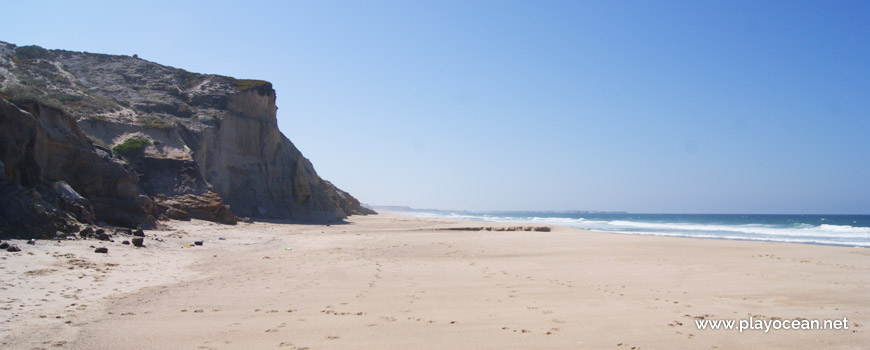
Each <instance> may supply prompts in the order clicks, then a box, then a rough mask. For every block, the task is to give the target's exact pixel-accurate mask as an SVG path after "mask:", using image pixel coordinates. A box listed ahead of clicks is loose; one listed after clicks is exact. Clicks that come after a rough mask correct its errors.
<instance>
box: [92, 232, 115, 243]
mask: <svg viewBox="0 0 870 350" xmlns="http://www.w3.org/2000/svg"><path fill="white" fill-rule="evenodd" d="M100 231H103V232H100ZM94 237H95V238H96V239H99V240H101V241H108V240H110V239H112V238H111V237H110V236H109V234H108V233H106V232H105V231H104V230H97V233H95V234H94Z"/></svg>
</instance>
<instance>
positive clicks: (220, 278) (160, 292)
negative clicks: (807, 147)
mask: <svg viewBox="0 0 870 350" xmlns="http://www.w3.org/2000/svg"><path fill="white" fill-rule="evenodd" d="M519 225H525V226H530V225H533V226H540V225H539V224H492V223H482V222H469V221H456V220H447V219H421V218H413V217H406V216H400V215H397V214H381V215H376V216H352V217H350V218H349V219H348V220H347V223H346V224H336V225H331V226H323V225H295V224H275V223H260V222H258V223H253V224H246V223H240V224H238V225H236V226H227V225H219V224H213V223H209V222H204V221H198V220H193V221H189V222H184V221H172V222H169V226H170V227H171V229H170V230H164V231H146V233H147V235H148V237H147V239H146V246H147V247H146V248H135V247H132V246H127V245H121V244H120V243H119V242H120V239H123V238H120V237H116V238H115V241H116V242H115V243H109V242H106V244H102V243H103V242H99V241H95V240H80V241H62V242H57V241H38V242H37V244H36V245H25V244H24V242H21V241H18V242H14V243H17V244H19V246H21V247H22V251H21V252H18V253H7V252H2V253H0V259H2V260H0V269H2V274H0V275H2V277H0V290H2V294H0V336H2V342H0V345H2V347H3V348H6V349H272V348H281V349H408V348H414V349H496V348H497V349H530V348H541V349H635V350H636V349H760V348H791V349H822V348H824V349H859V348H866V346H867V344H870V333H868V328H867V325H868V323H870V321H868V317H870V293H868V291H870V290H868V285H870V251H868V250H867V249H859V248H846V247H832V246H818V245H800V244H784V243H766V242H744V241H725V240H705V239H687V238H667V237H651V236H635V235H619V234H607V233H596V232H589V231H582V230H577V229H572V228H565V227H559V226H549V227H550V228H551V231H549V232H536V231H495V230H493V231H487V230H481V231H465V230H448V228H465V227H469V228H475V227H486V226H491V227H507V226H519ZM196 240H202V241H204V244H203V245H202V246H196V247H193V248H184V247H183V245H191V244H193V242H194V241H196ZM91 246H95V247H98V246H106V247H108V248H109V253H108V254H97V253H94V252H93V250H94V249H93V248H91ZM750 317H752V318H753V319H756V320H758V319H760V320H768V321H770V320H777V319H780V320H803V319H808V320H815V319H818V320H826V319H843V318H844V317H845V318H847V319H848V326H849V329H840V330H782V329H781V330H770V331H769V332H767V333H765V332H764V331H763V330H745V331H743V332H742V333H740V332H738V331H737V330H736V329H734V330H723V329H719V330H709V329H706V330H699V329H698V327H697V326H696V320H701V319H711V320H713V319H733V320H741V319H749V318H750Z"/></svg>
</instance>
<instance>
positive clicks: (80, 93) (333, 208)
mask: <svg viewBox="0 0 870 350" xmlns="http://www.w3.org/2000/svg"><path fill="white" fill-rule="evenodd" d="M0 91H2V92H3V93H4V94H7V95H10V96H12V95H14V96H18V97H20V96H35V98H37V99H39V100H40V101H42V102H43V105H53V106H58V109H63V110H65V111H66V112H68V113H69V114H70V115H72V116H73V117H74V118H76V120H77V123H78V125H79V126H80V127H81V129H82V130H83V131H84V134H86V135H87V136H88V137H90V138H91V139H93V140H95V141H96V142H97V143H100V144H103V145H105V146H106V147H105V148H103V150H106V151H108V149H109V148H113V149H116V148H118V147H123V146H125V145H129V144H130V143H128V142H129V141H130V140H135V141H137V143H135V144H137V145H142V147H141V149H138V150H137V152H133V153H130V154H124V158H125V161H126V162H127V163H128V164H130V165H131V166H132V169H133V170H135V172H136V173H137V175H138V179H139V182H138V183H139V188H140V189H141V190H142V191H143V192H144V193H145V194H147V195H148V196H151V197H154V196H158V195H159V196H162V197H164V198H166V201H173V200H175V198H178V200H176V201H175V203H176V204H179V205H180V204H185V203H186V204H192V203H193V202H196V201H194V200H193V199H195V198H199V199H202V200H203V201H204V202H206V203H209V206H207V207H209V208H212V209H214V208H217V207H215V206H214V205H216V203H217V202H216V201H214V199H215V196H217V198H219V199H221V200H222V202H221V205H224V204H226V205H229V206H230V207H231V208H232V212H235V213H236V214H238V215H241V216H248V217H258V218H271V219H293V220H300V221H303V220H304V221H311V220H337V219H342V218H344V217H346V216H348V215H355V214H372V213H374V212H373V211H371V210H370V209H367V208H364V207H363V206H361V205H360V203H359V201H357V200H356V199H355V198H353V197H352V196H351V195H350V194H348V193H347V192H344V191H342V190H340V189H338V188H337V187H336V186H334V185H333V184H331V183H330V182H328V181H325V180H323V179H321V178H320V177H319V176H318V175H317V173H316V171H315V170H314V167H313V166H312V164H311V162H310V161H309V160H308V159H306V158H305V157H304V156H303V155H302V154H301V152H299V150H298V149H297V148H296V147H295V146H294V145H293V143H292V142H290V140H288V139H287V138H286V137H285V136H284V135H283V134H282V133H281V132H280V131H279V130H278V123H277V106H276V95H275V91H274V90H273V89H272V85H271V84H270V83H268V82H265V81H259V80H239V79H234V78H230V77H224V76H219V75H206V74H195V73H190V72H186V71H183V70H180V69H175V68H172V67H167V66H162V65H159V64H155V63H152V62H148V61H145V60H141V59H138V58H134V57H128V56H111V55H98V54H88V53H80V52H70V51H61V50H40V49H36V48H34V47H16V46H14V45H10V44H5V43H2V42H0ZM139 140H144V142H140V141H139ZM70 185H71V186H72V188H75V189H76V190H79V191H80V193H81V190H80V189H79V188H78V187H76V185H75V184H73V183H70ZM92 192H99V191H89V192H88V193H92ZM85 197H87V196H85ZM167 203H168V202H167ZM140 204H141V203H140ZM94 206H95V208H97V207H99V205H98V204H97V203H96V202H94ZM170 208H173V210H172V211H170V210H169V209H170ZM191 208H192V207H191ZM95 210H97V211H99V210H98V209H95ZM158 210H159V208H158ZM176 210H180V211H187V210H185V209H182V208H179V207H177V205H169V206H167V208H166V211H167V212H171V213H174V214H178V212H177V211H176ZM188 213H190V212H189V211H188ZM209 213H212V212H211V211H209ZM213 214H215V213H213ZM210 215H211V214H210ZM217 215H218V216H219V217H222V218H224V219H227V218H228V216H226V215H224V214H217ZM206 216H209V215H206ZM209 217H213V216H209ZM225 221H231V220H225Z"/></svg>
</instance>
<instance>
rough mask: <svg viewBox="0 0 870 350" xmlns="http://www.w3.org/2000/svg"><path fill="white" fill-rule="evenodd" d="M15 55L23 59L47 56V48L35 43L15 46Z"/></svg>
mask: <svg viewBox="0 0 870 350" xmlns="http://www.w3.org/2000/svg"><path fill="white" fill-rule="evenodd" d="M15 57H17V58H20V59H23V60H26V59H34V58H48V50H46V49H43V48H42V47H39V46H36V45H28V46H19V47H16V48H15Z"/></svg>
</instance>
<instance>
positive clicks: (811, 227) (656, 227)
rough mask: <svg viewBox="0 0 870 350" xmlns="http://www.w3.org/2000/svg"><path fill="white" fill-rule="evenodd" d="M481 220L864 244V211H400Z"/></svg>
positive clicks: (867, 234)
mask: <svg viewBox="0 0 870 350" xmlns="http://www.w3.org/2000/svg"><path fill="white" fill-rule="evenodd" d="M402 213H403V214H405V215H412V216H417V217H438V218H450V219H461V220H474V221H484V222H539V223H545V224H554V225H562V226H569V227H575V228H580V229H584V230H590V231H599V232H612V233H620V234H632V235H650V236H670V237H692V238H710V239H729V240H746V241H769V242H787V243H804V244H821V245H836V246H848V247H863V248H870V215H781V214H776V215H764V214H629V213H589V212H534V211H531V212H520V211H517V212H469V211H449V210H428V211H425V210H424V211H420V210H414V211H406V212H402Z"/></svg>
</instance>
